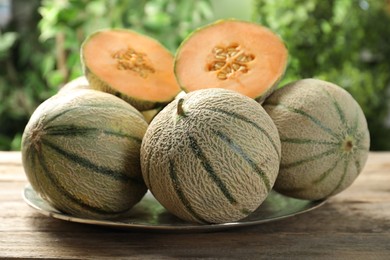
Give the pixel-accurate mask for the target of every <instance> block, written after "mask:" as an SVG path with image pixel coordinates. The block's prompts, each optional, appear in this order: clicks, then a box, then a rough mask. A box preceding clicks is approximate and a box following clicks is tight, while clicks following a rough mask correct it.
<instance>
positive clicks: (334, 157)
mask: <svg viewBox="0 0 390 260" xmlns="http://www.w3.org/2000/svg"><path fill="white" fill-rule="evenodd" d="M263 105H264V108H265V110H266V111H267V112H268V114H269V115H270V116H271V118H272V120H273V121H274V123H275V124H276V126H277V128H278V131H279V135H280V138H281V143H282V157H281V166H280V171H279V175H278V178H277V180H276V183H275V186H274V189H275V190H276V191H278V192H280V193H282V194H284V195H287V196H291V197H295V198H299V199H308V200H317V199H324V198H327V197H330V196H334V195H336V194H338V193H340V192H341V191H343V190H345V189H346V188H348V187H349V186H350V185H351V184H352V183H353V182H354V180H355V179H356V178H357V177H358V175H359V173H360V172H361V171H362V169H363V167H364V165H365V163H366V160H367V156H368V152H369V146H370V135H369V131H368V127H367V121H366V118H365V116H364V113H363V111H362V109H361V108H360V106H359V104H358V103H357V102H356V101H355V100H354V98H353V97H352V96H351V95H350V94H349V93H348V92H347V91H346V90H344V89H343V88H341V87H339V86H337V85H335V84H333V83H330V82H326V81H323V80H318V79H303V80H298V81H295V82H292V83H289V84H287V85H286V86H284V87H282V88H280V89H278V90H276V91H275V92H274V93H273V94H272V95H271V96H270V97H269V98H267V99H266V101H265V102H264V104H263Z"/></svg>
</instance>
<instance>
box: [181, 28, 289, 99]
mask: <svg viewBox="0 0 390 260" xmlns="http://www.w3.org/2000/svg"><path fill="white" fill-rule="evenodd" d="M287 60H288V52H287V49H286V46H285V45H284V43H283V41H282V40H281V39H280V38H279V37H278V36H277V35H276V34H275V33H274V32H272V31H270V30H269V29H268V28H265V27H263V26H261V25H259V24H255V23H250V22H244V21H238V20H220V21H217V22H215V23H212V24H209V25H206V26H204V27H202V28H200V29H198V30H196V31H195V32H193V33H192V34H191V35H190V36H189V37H187V39H186V40H184V41H183V42H182V44H181V45H180V47H179V49H178V51H177V53H176V56H175V75H176V78H177V80H178V82H179V85H180V86H181V88H182V89H183V90H184V91H186V92H191V91H194V90H198V89H203V88H211V87H212V88H224V89H230V90H234V91H237V92H239V93H242V94H244V95H246V96H248V97H250V98H253V99H256V100H257V101H259V102H263V100H264V99H265V98H266V97H267V96H268V95H269V94H271V93H272V91H273V90H274V89H275V87H276V85H277V83H278V81H279V80H280V79H281V78H282V76H283V75H284V72H285V69H286V66H287Z"/></svg>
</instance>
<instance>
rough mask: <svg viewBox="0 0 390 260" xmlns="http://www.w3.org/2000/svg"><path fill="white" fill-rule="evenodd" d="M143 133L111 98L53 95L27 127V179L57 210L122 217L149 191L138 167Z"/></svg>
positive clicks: (137, 119) (139, 122)
mask: <svg viewBox="0 0 390 260" xmlns="http://www.w3.org/2000/svg"><path fill="white" fill-rule="evenodd" d="M146 128H147V123H146V121H145V120H144V119H143V116H142V115H141V114H140V112H138V111H137V110H136V109H135V108H133V107H132V106H130V105H129V104H128V103H126V102H125V101H123V100H121V99H119V98H117V97H115V96H112V95H110V94H107V93H103V92H99V91H94V90H78V91H75V92H66V93H65V92H64V93H61V94H57V95H55V96H53V97H52V98H50V99H48V100H47V101H45V102H44V103H42V104H41V105H40V106H39V107H38V108H37V109H36V111H34V113H33V115H32V116H31V118H30V120H29V123H28V124H27V126H26V128H25V131H24V134H23V140H22V159H23V166H24V169H25V172H26V175H27V177H28V179H29V181H30V183H31V185H32V187H33V188H34V189H35V190H36V191H37V192H38V193H39V194H40V195H41V196H42V197H43V198H44V199H45V200H46V201H48V202H49V203H50V204H51V205H53V206H54V207H55V208H57V209H58V210H60V211H63V212H65V213H68V214H71V215H74V216H78V217H87V218H99V219H105V218H111V217H117V216H120V215H123V214H124V213H125V212H126V211H128V210H129V209H130V208H131V207H132V206H133V205H134V204H136V203H137V202H138V201H139V200H140V199H141V198H142V197H143V195H144V194H145V192H146V190H147V188H146V186H145V184H144V182H143V179H142V173H141V168H140V162H139V158H140V146H141V142H142V138H143V135H144V133H145V131H146Z"/></svg>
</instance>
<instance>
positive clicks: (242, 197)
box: [141, 88, 280, 223]
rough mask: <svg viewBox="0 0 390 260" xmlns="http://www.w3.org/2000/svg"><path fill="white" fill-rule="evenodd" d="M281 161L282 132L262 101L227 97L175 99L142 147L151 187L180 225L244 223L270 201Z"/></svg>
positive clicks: (207, 92) (198, 94)
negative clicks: (190, 223) (257, 209)
mask: <svg viewBox="0 0 390 260" xmlns="http://www.w3.org/2000/svg"><path fill="white" fill-rule="evenodd" d="M279 158H280V140H279V136H278V132H277V129H276V127H275V125H274V124H273V122H272V120H271V119H270V117H269V116H268V115H267V113H266V112H265V111H264V109H263V108H262V106H261V105H260V104H259V103H257V102H256V101H255V100H253V99H250V98H249V97H246V96H244V95H241V94H239V93H237V92H234V91H230V90H225V89H217V88H214V89H204V90H198V91H194V92H191V93H189V94H187V95H185V96H183V97H182V98H179V99H175V100H174V101H172V102H171V103H170V104H169V105H168V106H166V107H165V108H164V109H163V110H162V111H161V112H160V113H159V114H158V115H157V116H156V117H155V118H154V119H153V121H152V122H151V123H150V125H149V127H148V129H147V131H146V134H145V136H144V139H143V141H142V146H141V167H142V174H143V177H144V180H145V183H146V185H147V186H148V188H149V189H150V191H151V192H152V194H153V195H154V196H155V197H156V199H157V200H158V201H159V202H160V203H161V204H162V205H163V206H164V207H165V208H166V209H167V210H168V211H170V212H171V213H172V214H174V215H176V216H177V217H179V218H181V219H183V220H186V221H189V222H198V223H224V222H230V221H236V220H239V219H242V218H244V217H246V216H247V215H249V214H250V213H251V212H253V211H254V210H255V209H256V208H258V207H259V205H260V204H261V203H262V202H263V201H264V199H265V198H266V197H267V195H268V193H269V191H270V190H271V188H272V186H273V184H274V181H275V179H276V176H277V173H278V168H279Z"/></svg>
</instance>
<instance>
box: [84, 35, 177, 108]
mask: <svg viewBox="0 0 390 260" xmlns="http://www.w3.org/2000/svg"><path fill="white" fill-rule="evenodd" d="M81 61H82V64H83V67H84V74H85V76H86V77H87V79H88V81H89V83H90V86H91V88H93V89H96V90H101V91H104V92H108V93H111V94H114V95H116V96H119V97H120V98H122V99H124V100H125V101H127V102H128V103H130V104H131V105H133V106H134V107H135V108H137V109H138V110H140V111H143V110H149V109H153V108H155V107H159V106H161V105H162V104H167V103H169V102H170V101H171V100H173V99H174V97H175V96H176V95H177V93H179V92H180V87H179V86H178V84H177V82H176V79H175V76H174V73H173V55H172V54H171V53H170V52H169V51H168V50H167V49H166V48H165V47H164V46H162V45H161V44H160V43H159V42H158V41H156V40H154V39H152V38H150V37H148V36H145V35H142V34H140V33H137V32H135V31H131V30H125V29H107V30H101V31H98V32H95V33H93V34H91V35H90V36H89V37H88V38H87V39H86V40H85V41H84V43H83V45H82V47H81Z"/></svg>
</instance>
